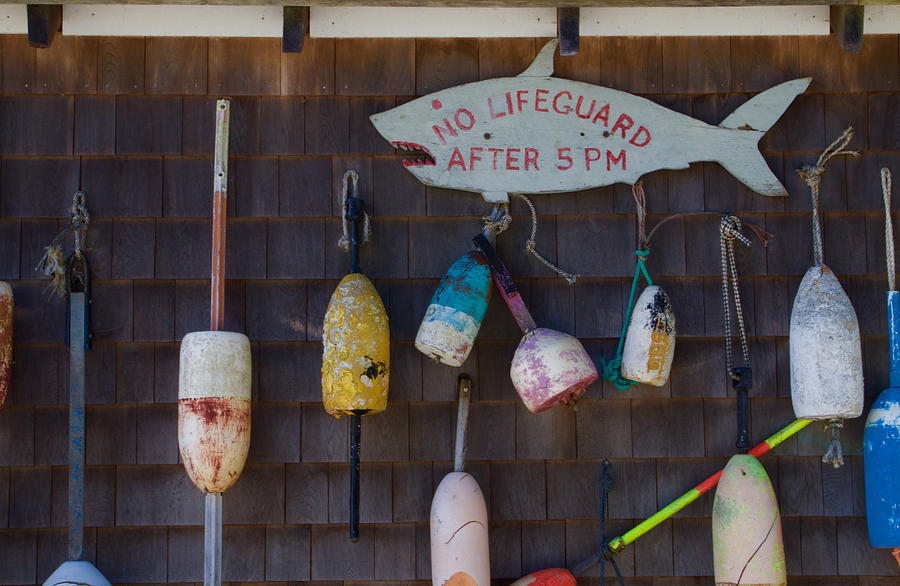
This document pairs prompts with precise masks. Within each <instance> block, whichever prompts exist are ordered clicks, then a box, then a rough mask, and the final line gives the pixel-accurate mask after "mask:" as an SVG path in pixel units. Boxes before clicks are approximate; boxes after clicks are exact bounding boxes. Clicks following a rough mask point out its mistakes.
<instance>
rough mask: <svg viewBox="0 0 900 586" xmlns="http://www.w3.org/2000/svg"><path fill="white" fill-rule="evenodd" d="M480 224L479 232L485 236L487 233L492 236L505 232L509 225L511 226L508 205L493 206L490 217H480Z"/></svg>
mask: <svg viewBox="0 0 900 586" xmlns="http://www.w3.org/2000/svg"><path fill="white" fill-rule="evenodd" d="M481 223H482V229H481V231H482V232H484V233H485V234H487V233H488V232H490V233H492V234H500V233H502V232H505V231H506V230H507V228H509V225H510V224H512V216H511V215H509V204H506V203H498V204H494V209H493V210H491V215H489V216H482V217H481Z"/></svg>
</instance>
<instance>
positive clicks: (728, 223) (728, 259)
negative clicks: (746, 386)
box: [719, 215, 750, 380]
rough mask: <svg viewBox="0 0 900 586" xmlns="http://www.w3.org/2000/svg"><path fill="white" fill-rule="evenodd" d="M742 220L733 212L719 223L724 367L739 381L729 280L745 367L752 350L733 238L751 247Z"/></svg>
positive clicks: (732, 377)
mask: <svg viewBox="0 0 900 586" xmlns="http://www.w3.org/2000/svg"><path fill="white" fill-rule="evenodd" d="M741 228H742V224H741V219H740V218H739V217H737V216H734V215H727V216H722V222H721V224H719V249H720V251H721V253H722V309H723V311H724V322H725V367H726V369H727V371H728V376H729V377H731V379H732V380H738V377H737V376H736V375H735V372H734V351H733V349H732V346H731V302H730V300H729V286H728V284H729V281H731V289H732V290H733V291H734V310H735V311H734V313H735V317H736V318H737V323H738V334H739V335H740V339H741V352H742V353H743V356H744V366H750V349H749V346H748V345H747V332H746V327H745V326H744V310H743V307H742V305H741V290H740V287H739V286H738V272H737V265H736V264H735V262H734V241H735V240H738V241H740V242H741V243H742V244H743V245H744V246H750V239H749V238H747V237H746V236H744V235H743V234H741Z"/></svg>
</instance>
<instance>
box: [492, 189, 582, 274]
mask: <svg viewBox="0 0 900 586" xmlns="http://www.w3.org/2000/svg"><path fill="white" fill-rule="evenodd" d="M510 195H514V196H516V197H518V198H519V199H521V200H522V201H524V202H525V204H526V205H527V206H528V209H529V210H530V211H531V236H530V237H529V238H528V240H527V241H525V251H526V252H528V253H530V254H531V255H532V256H534V257H535V258H536V259H538V260H539V261H541V262H542V263H543V264H544V265H545V266H547V267H549V268H550V269H552V270H553V271H555V272H556V274H558V275H559V276H560V277H562V278H564V279H565V280H566V282H568V283H569V285H574V284H575V281H577V280H578V277H580V276H581V275H578V274H575V273H570V272H568V271H564V270H563V269H561V268H559V267H558V266H556V265H555V264H553V263H552V262H550V261H549V260H547V259H546V258H545V257H544V256H543V255H542V254H541V253H540V252H538V251H537V247H536V246H537V245H536V244H535V239H536V238H537V210H535V209H534V204H533V203H531V200H530V199H528V197H526V196H525V195H523V194H521V193H512V194H510ZM507 225H508V224H507Z"/></svg>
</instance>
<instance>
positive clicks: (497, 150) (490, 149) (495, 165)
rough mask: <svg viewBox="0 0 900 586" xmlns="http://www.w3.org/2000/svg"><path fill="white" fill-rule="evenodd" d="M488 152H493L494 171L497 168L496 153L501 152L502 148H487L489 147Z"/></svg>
mask: <svg viewBox="0 0 900 586" xmlns="http://www.w3.org/2000/svg"><path fill="white" fill-rule="evenodd" d="M488 152H489V153H494V171H496V170H497V155H498V154H499V153H502V152H503V149H492V148H489V149H488Z"/></svg>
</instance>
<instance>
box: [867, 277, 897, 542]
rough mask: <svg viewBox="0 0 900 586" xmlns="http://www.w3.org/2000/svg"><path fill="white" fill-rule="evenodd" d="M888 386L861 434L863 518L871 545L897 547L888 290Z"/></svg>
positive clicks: (893, 331) (892, 318)
mask: <svg viewBox="0 0 900 586" xmlns="http://www.w3.org/2000/svg"><path fill="white" fill-rule="evenodd" d="M887 308H888V337H889V344H890V361H891V373H890V387H888V388H887V389H885V390H884V391H882V393H881V395H879V396H878V400H876V401H875V404H874V405H872V409H871V410H870V411H869V417H868V418H867V419H866V429H865V433H864V435H863V445H864V449H865V452H864V454H865V455H864V459H863V464H864V466H865V476H866V518H867V519H868V523H869V541H870V542H871V543H872V547H892V548H895V547H900V293H898V292H897V291H888V294H887Z"/></svg>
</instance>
